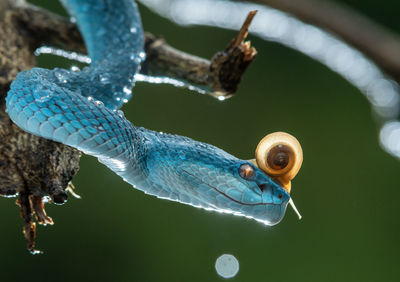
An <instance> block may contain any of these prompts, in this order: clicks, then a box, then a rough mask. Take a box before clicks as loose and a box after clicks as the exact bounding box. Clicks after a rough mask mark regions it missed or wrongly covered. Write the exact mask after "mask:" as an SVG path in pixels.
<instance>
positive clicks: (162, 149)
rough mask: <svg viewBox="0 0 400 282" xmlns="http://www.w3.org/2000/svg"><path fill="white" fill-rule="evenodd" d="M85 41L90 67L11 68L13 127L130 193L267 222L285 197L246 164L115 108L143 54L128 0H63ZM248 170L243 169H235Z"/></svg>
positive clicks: (277, 216)
mask: <svg viewBox="0 0 400 282" xmlns="http://www.w3.org/2000/svg"><path fill="white" fill-rule="evenodd" d="M63 4H64V5H65V7H66V8H67V10H68V11H69V13H70V14H71V16H73V17H74V18H75V19H76V21H77V24H78V26H79V29H80V31H81V33H82V35H83V37H84V40H85V43H86V46H87V49H88V52H89V55H90V57H91V59H92V63H91V66H90V67H88V68H85V69H83V70H82V71H68V70H65V69H58V68H56V69H53V70H47V69H42V68H34V69H31V70H29V71H23V72H21V73H19V74H18V76H17V78H16V79H15V81H14V82H13V83H12V85H11V88H10V91H9V92H8V95H7V98H6V106H7V112H8V114H9V116H10V117H11V119H12V120H13V121H14V122H15V123H16V124H17V125H18V126H19V127H21V128H22V129H24V130H26V131H28V132H30V133H32V134H35V135H38V136H41V137H44V138H47V139H51V140H54V141H57V142H61V143H64V144H66V145H69V146H72V147H75V148H77V149H79V150H81V151H83V152H84V153H86V154H89V155H92V156H95V157H97V158H98V159H99V161H100V162H102V163H103V164H105V165H106V166H108V167H109V168H110V169H111V170H113V171H114V172H115V173H117V174H118V175H120V176H121V177H122V178H123V179H124V180H125V181H127V182H128V183H130V184H132V185H133V186H134V187H135V188H136V189H139V190H142V191H144V192H145V193H148V194H151V195H155V196H157V197H159V198H166V199H170V200H175V201H179V202H182V203H186V204H190V205H193V206H197V207H202V208H206V209H211V210H217V211H221V212H229V213H234V214H237V215H242V216H246V217H250V218H254V219H256V220H258V221H262V222H264V223H265V224H268V225H273V224H276V223H278V222H279V221H280V220H281V219H282V217H283V216H284V214H285V210H286V206H287V204H288V201H289V199H290V196H289V194H288V193H287V192H286V191H285V189H283V188H282V186H281V185H279V184H278V183H276V182H274V181H273V180H272V179H271V178H270V177H268V176H267V175H266V174H265V173H264V172H263V171H261V170H260V169H259V168H258V167H256V166H255V165H253V164H252V163H251V162H249V161H245V160H240V159H238V158H236V157H234V156H232V155H230V154H228V153H226V152H225V151H223V150H221V149H219V148H216V147H214V146H212V145H209V144H206V143H201V142H197V141H194V140H192V139H190V138H187V137H182V136H177V135H170V134H163V133H158V132H154V131H151V130H147V129H145V128H138V127H135V126H133V125H132V124H131V123H130V122H129V121H128V120H126V119H125V117H124V116H123V114H122V112H121V111H119V110H118V109H119V108H120V107H121V106H122V105H123V103H124V102H127V101H128V100H129V99H130V96H131V88H132V87H133V85H134V75H135V73H136V72H137V70H138V67H139V65H140V63H141V61H142V60H143V58H144V53H143V31H142V26H141V20H140V16H139V13H138V11H137V7H136V4H135V3H134V2H133V1H132V0H118V1H116V0H101V1H100V0H85V1H83V0H64V1H63ZM243 167H244V168H247V169H248V168H251V169H252V170H251V172H252V173H251V174H249V173H247V174H243Z"/></svg>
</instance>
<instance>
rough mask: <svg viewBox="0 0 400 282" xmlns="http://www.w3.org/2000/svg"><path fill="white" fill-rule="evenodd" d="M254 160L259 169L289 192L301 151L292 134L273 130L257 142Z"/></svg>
mask: <svg viewBox="0 0 400 282" xmlns="http://www.w3.org/2000/svg"><path fill="white" fill-rule="evenodd" d="M256 162H257V165H258V167H259V168H260V169H262V170H263V171H264V172H265V173H266V174H268V175H270V176H271V177H273V178H276V179H277V180H279V181H280V182H281V183H282V184H283V185H284V186H286V187H288V191H289V192H290V180H291V179H293V178H294V177H295V176H296V174H297V172H298V171H299V169H300V167H301V164H302V162H303V151H302V149H301V146H300V143H299V141H297V139H296V138H294V137H293V136H292V135H290V134H287V133H284V132H275V133H271V134H268V135H267V136H265V137H264V138H263V139H262V140H261V141H260V143H259V144H258V146H257V149H256Z"/></svg>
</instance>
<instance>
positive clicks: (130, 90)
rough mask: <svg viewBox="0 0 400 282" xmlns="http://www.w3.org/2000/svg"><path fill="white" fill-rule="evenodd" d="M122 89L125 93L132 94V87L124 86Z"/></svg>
mask: <svg viewBox="0 0 400 282" xmlns="http://www.w3.org/2000/svg"><path fill="white" fill-rule="evenodd" d="M122 91H124V93H125V94H126V95H131V94H132V89H131V88H130V87H127V86H124V88H122Z"/></svg>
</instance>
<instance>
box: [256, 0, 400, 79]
mask: <svg viewBox="0 0 400 282" xmlns="http://www.w3.org/2000/svg"><path fill="white" fill-rule="evenodd" d="M250 1H251V2H255V3H260V4H264V5H268V6H270V7H272V8H275V9H278V10H281V11H284V12H287V13H290V14H292V15H294V16H295V17H297V18H299V19H301V20H303V21H304V22H307V23H310V24H312V25H315V26H318V27H321V28H323V29H326V30H328V31H330V32H332V33H333V34H335V35H337V36H339V37H340V38H342V39H343V40H344V41H346V42H347V43H349V44H350V45H352V46H354V47H355V48H357V49H358V50H360V51H361V52H363V53H364V54H365V55H367V56H368V57H369V58H370V59H372V60H373V61H374V62H375V63H376V64H377V65H378V66H379V67H380V68H381V69H382V70H383V71H385V72H386V73H387V74H388V75H390V76H392V77H393V78H394V79H395V80H396V81H397V82H398V83H400V37H399V35H397V34H395V33H393V32H391V31H389V30H387V29H386V28H384V27H383V26H381V25H379V24H377V23H375V22H374V21H372V20H371V19H369V18H367V17H366V16H364V15H362V14H361V13H359V12H357V11H355V10H353V9H351V8H350V7H348V6H346V5H344V4H340V3H338V2H334V1H327V0H250Z"/></svg>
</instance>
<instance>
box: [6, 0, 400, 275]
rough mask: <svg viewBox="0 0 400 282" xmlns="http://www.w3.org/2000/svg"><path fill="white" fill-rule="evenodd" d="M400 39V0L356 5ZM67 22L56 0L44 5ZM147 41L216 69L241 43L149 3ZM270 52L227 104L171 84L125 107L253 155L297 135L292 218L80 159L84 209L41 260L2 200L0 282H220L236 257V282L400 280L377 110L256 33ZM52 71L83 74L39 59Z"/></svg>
mask: <svg viewBox="0 0 400 282" xmlns="http://www.w3.org/2000/svg"><path fill="white" fill-rule="evenodd" d="M345 2H346V3H347V4H349V5H351V6H353V7H354V8H356V9H358V10H359V11H362V12H363V13H365V14H367V15H368V16H369V17H371V18H373V19H375V20H376V21H378V22H380V23H382V24H383V25H385V26H387V27H389V28H391V29H393V30H397V31H399V30H400V20H399V17H398V11H399V10H400V2H399V1H397V0H392V1H388V0H387V1H384V2H383V1H381V2H378V1H375V0H364V1H356V0H351V1H350V0H347V1H345ZM34 3H36V4H38V5H41V6H44V7H48V8H50V9H52V10H53V11H57V12H60V13H62V10H61V8H60V5H59V4H58V3H57V2H56V1H44V0H42V1H40V0H37V1H34ZM140 10H141V13H142V18H143V23H144V27H145V29H146V30H148V31H150V32H152V33H154V34H156V35H162V36H163V37H165V38H166V39H167V40H168V42H169V43H170V44H171V45H173V46H175V47H177V48H179V49H181V50H185V51H187V52H190V53H193V54H197V55H199V56H202V57H206V58H209V57H211V56H212V55H213V54H214V52H215V51H217V50H221V49H222V48H223V47H224V46H225V44H226V43H227V42H228V41H229V40H230V39H231V38H232V37H233V36H234V34H235V33H234V32H232V31H226V30H220V29H216V28H207V27H180V26H177V25H175V24H173V23H171V22H169V21H167V20H165V19H163V18H160V17H159V16H157V15H155V14H153V13H152V12H150V11H149V10H148V9H146V8H144V7H143V6H140ZM250 39H251V41H252V44H253V45H254V46H256V48H257V50H258V52H259V55H258V57H257V59H256V60H255V62H254V63H253V64H252V65H251V66H250V67H249V69H248V71H247V73H246V74H245V76H244V77H243V80H242V83H241V85H240V89H239V91H238V92H237V95H236V96H235V97H234V98H232V99H230V100H227V101H225V102H219V101H217V100H215V99H212V98H210V97H206V96H202V95H197V94H194V93H193V92H190V91H188V90H185V89H178V88H174V87H172V86H169V85H150V84H145V83H140V84H138V85H137V86H136V87H135V89H134V93H135V94H134V97H133V99H132V100H131V102H130V103H128V104H127V105H126V106H124V108H123V110H124V111H125V114H126V116H127V118H128V119H129V120H131V121H132V122H133V123H134V124H135V125H138V126H144V127H146V128H149V129H153V130H160V131H164V132H170V133H176V134H181V135H185V136H189V137H192V138H194V139H197V140H201V141H204V142H208V143H211V144H214V145H216V146H218V147H220V148H223V149H224V150H226V151H228V152H230V153H232V154H234V155H236V156H238V157H241V158H245V159H248V158H252V157H253V152H254V149H255V146H256V145H257V143H258V141H259V140H260V139H261V138H262V137H263V136H264V135H265V134H267V133H269V132H273V131H287V132H289V133H292V134H293V135H295V136H296V137H297V138H298V139H299V140H300V142H301V144H302V146H303V150H304V165H303V168H302V169H301V170H300V173H299V175H298V176H297V177H296V179H295V180H294V182H293V190H292V191H293V192H292V195H293V198H294V200H295V203H296V205H297V207H298V209H299V210H300V212H301V213H302V215H303V219H302V220H301V221H299V220H298V219H297V217H296V215H295V214H294V212H293V211H292V209H290V208H288V212H287V214H286V216H285V218H284V220H283V221H282V222H281V223H280V224H278V225H277V226H274V227H266V226H263V225H262V224H260V223H257V222H255V221H252V220H249V219H245V218H240V217H235V216H231V215H221V214H217V213H215V212H208V211H204V210H200V209H195V208H193V207H190V206H185V205H181V204H178V203H175V202H170V201H165V200H159V199H157V198H155V197H151V196H147V195H144V194H143V193H142V192H139V191H137V190H135V189H132V187H131V186H130V185H129V184H127V183H125V182H123V181H122V179H120V178H119V177H118V176H117V175H115V174H114V173H112V172H111V171H110V170H108V169H107V168H106V167H105V166H103V165H101V164H100V163H98V162H97V160H96V159H95V158H93V157H88V156H83V158H82V161H81V169H80V171H79V173H78V175H77V176H76V177H75V179H74V181H73V182H74V184H75V186H76V187H77V193H78V194H80V195H81V196H82V199H81V200H78V199H74V198H72V197H70V200H69V201H68V203H66V204H65V205H64V206H61V207H60V206H55V205H49V206H48V207H47V212H48V214H49V215H50V216H52V218H53V219H54V221H55V225H54V226H49V227H38V236H37V245H38V248H39V249H41V250H44V251H45V254H44V255H40V256H31V255H30V254H29V253H28V252H27V251H26V249H25V241H24V238H23V235H22V232H21V226H22V224H21V219H20V217H19V211H18V207H17V206H16V205H15V200H14V199H5V198H0V213H1V217H0V218H1V222H2V231H1V233H0V234H1V235H0V249H1V250H2V252H1V256H0V265H1V274H0V281H6V282H8V281H43V282H44V281H220V280H221V278H219V277H218V275H217V273H216V271H215V269H214V264H215V260H216V258H217V257H218V256H220V255H221V254H223V253H231V254H233V255H235V256H236V257H237V259H238V260H239V263H240V271H239V273H238V275H237V276H236V277H235V278H233V279H232V280H233V281H246V282H252V281H400V267H399V252H400V242H399V237H400V222H399V219H398V215H399V214H400V205H399V204H398V200H399V199H400V189H399V188H400V187H399V182H398V177H399V175H400V174H399V172H400V161H399V160H397V159H394V158H393V157H391V156H390V155H388V154H387V153H385V152H384V151H383V150H382V149H381V148H380V147H379V144H378V137H377V127H376V125H375V123H374V120H373V116H372V114H371V110H370V106H369V104H368V102H367V101H366V99H365V98H364V96H363V95H361V93H360V92H359V91H358V90H357V89H355V88H354V87H353V86H352V85H350V84H349V83H347V82H346V81H345V80H344V79H342V78H341V77H340V76H338V75H337V74H335V73H333V72H332V71H330V70H328V69H327V68H326V67H325V66H323V65H321V64H319V63H316V62H315V61H313V60H311V59H309V58H308V57H305V56H304V55H302V54H300V53H298V52H296V51H293V50H290V49H287V48H284V47H282V46H280V45H278V44H275V43H269V42H265V41H263V40H260V39H258V38H256V37H254V36H250ZM39 64H40V65H41V66H43V67H51V68H52V67H54V66H64V67H70V66H72V65H76V63H75V62H69V61H66V60H63V59H60V58H56V57H53V56H41V57H40V58H39Z"/></svg>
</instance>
